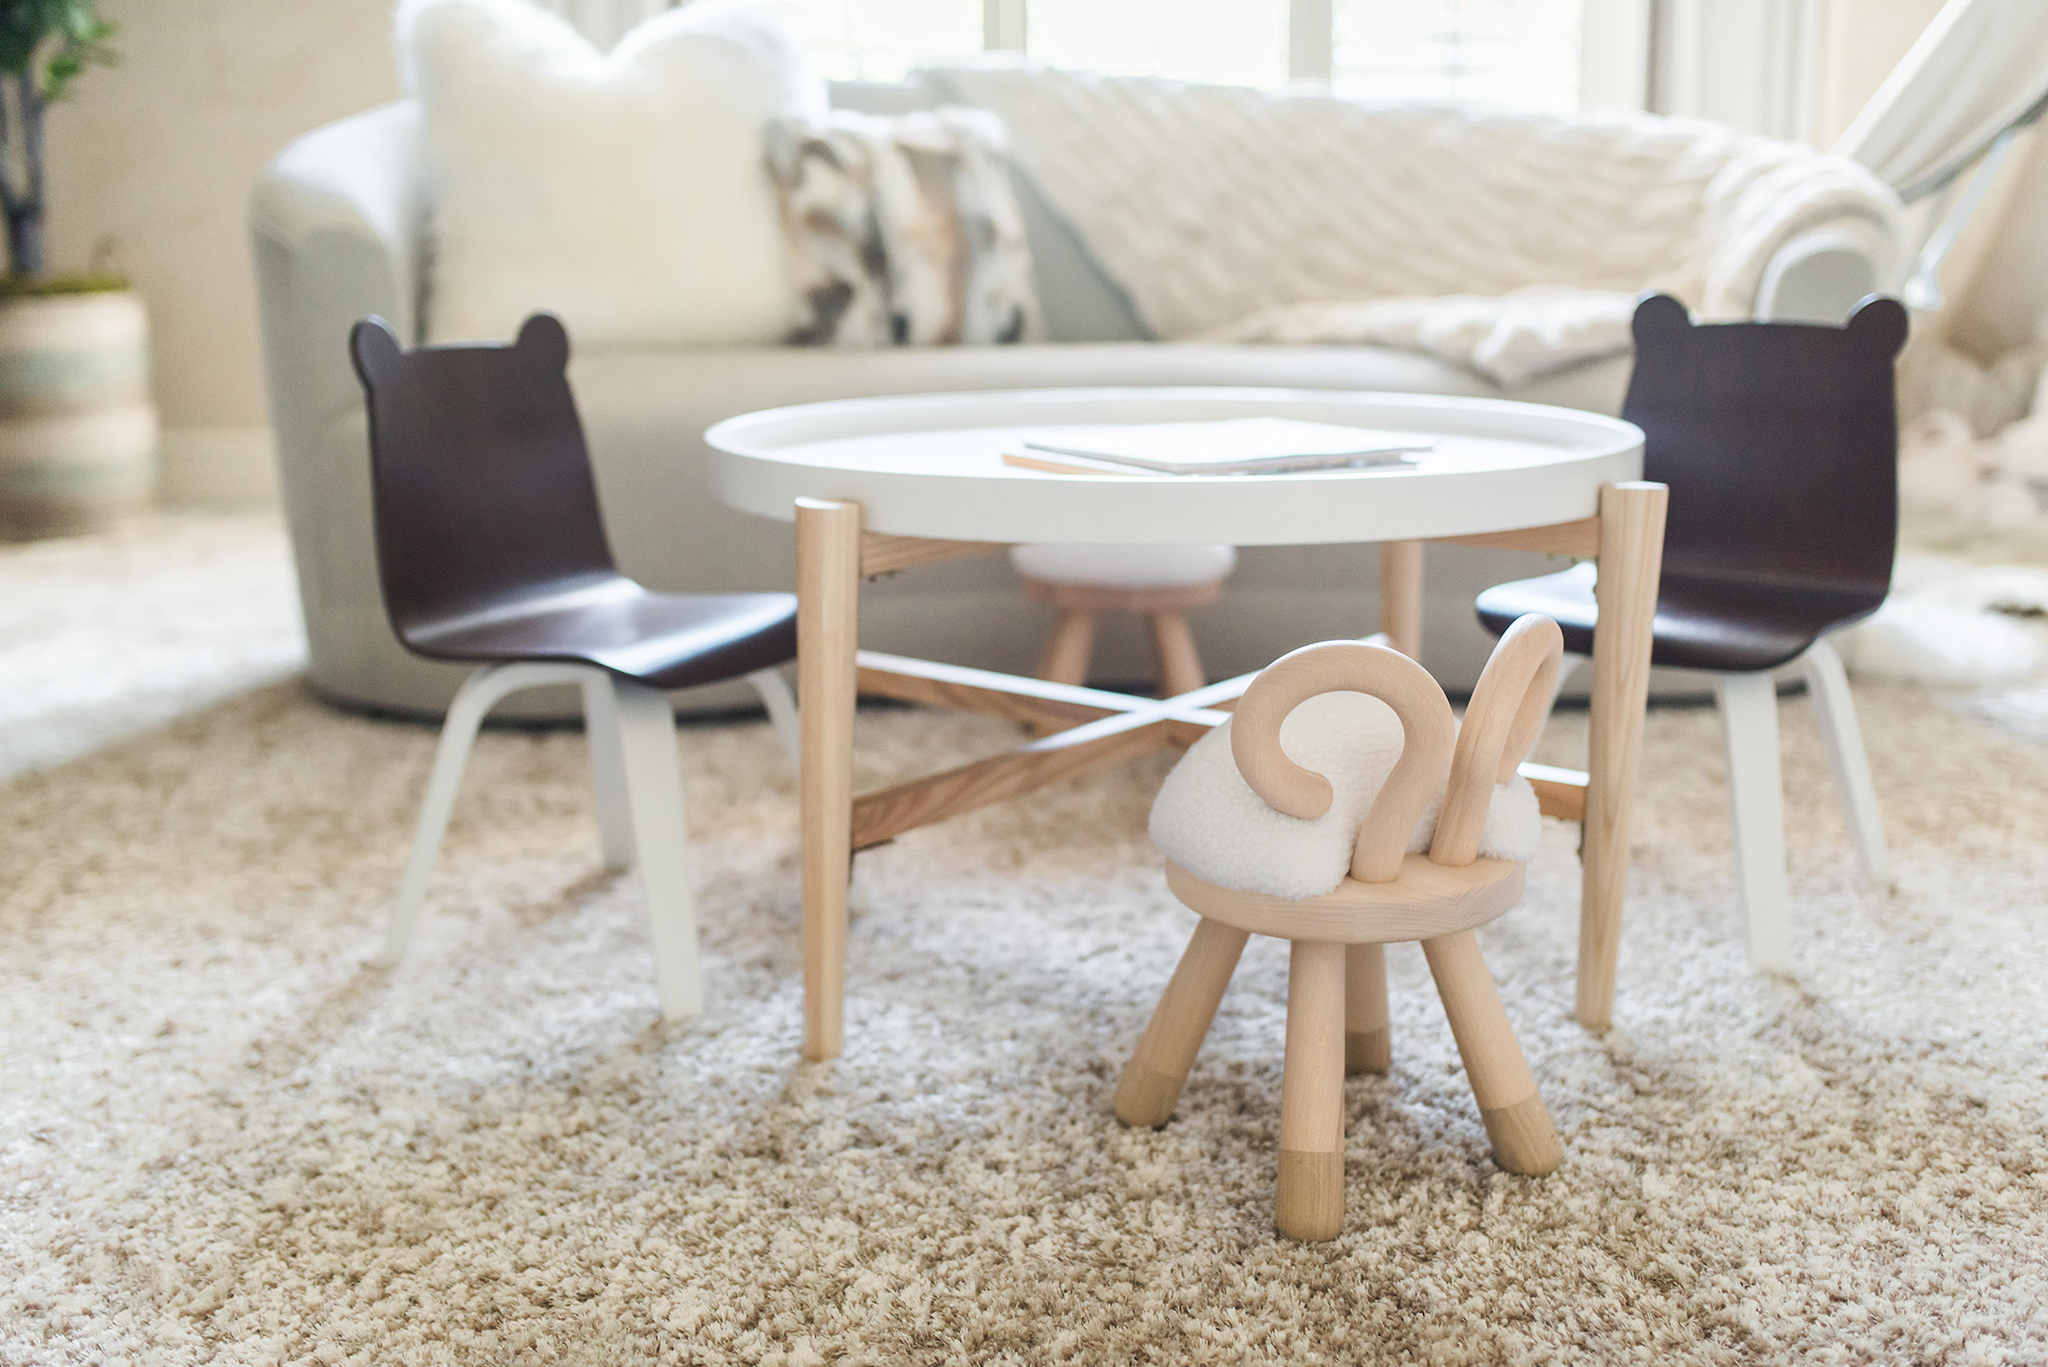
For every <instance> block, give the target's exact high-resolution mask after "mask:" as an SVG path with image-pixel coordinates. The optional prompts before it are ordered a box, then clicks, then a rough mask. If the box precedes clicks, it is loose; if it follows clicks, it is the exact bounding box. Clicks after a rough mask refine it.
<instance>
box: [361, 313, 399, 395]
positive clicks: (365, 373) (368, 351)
mask: <svg viewBox="0 0 2048 1367" xmlns="http://www.w3.org/2000/svg"><path fill="white" fill-rule="evenodd" d="M348 354H349V359H350V360H351V361H353V362H355V367H356V378H358V379H360V380H361V381H362V382H363V384H364V386H365V387H366V388H367V387H369V386H371V385H374V384H376V383H377V382H378V381H380V380H384V379H386V378H388V377H389V376H391V375H392V374H393V373H394V372H395V371H396V369H397V366H398V364H399V363H400V362H401V361H402V360H404V359H405V351H404V348H402V347H401V346H399V344H398V334H397V333H396V332H393V331H392V330H391V324H389V323H387V322H385V321H384V320H383V319H382V318H380V317H378V316H377V315H376V314H374V313H373V314H371V315H370V316H369V317H368V318H365V319H363V320H362V321H361V322H359V323H357V324H356V325H355V326H354V327H352V328H350V329H349V333H348Z"/></svg>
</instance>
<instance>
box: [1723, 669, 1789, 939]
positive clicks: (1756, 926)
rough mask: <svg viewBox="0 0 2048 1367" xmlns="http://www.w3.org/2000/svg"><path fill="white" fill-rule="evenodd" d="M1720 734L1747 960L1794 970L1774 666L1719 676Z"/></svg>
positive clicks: (1783, 792)
mask: <svg viewBox="0 0 2048 1367" xmlns="http://www.w3.org/2000/svg"><path fill="white" fill-rule="evenodd" d="M1714 694H1715V697H1716V699H1717V700H1718V701H1719V703H1720V706H1721V733H1722V735H1723V737H1724V738H1725V739H1726V741H1727V745H1728V814H1729V817H1730V819H1731V820H1732V821H1733V823H1734V826H1735V871H1736V878H1737V881H1738V882H1739V883H1740V884H1741V887H1742V904H1743V907H1744V908H1745V910H1746V911H1747V912H1748V915H1749V959H1750V962H1751V963H1752V964H1754V965H1755V966H1756V967H1758V968H1760V969H1763V970H1765V971H1766V972H1772V973H1789V972H1791V971H1792V925H1791V918H1792V892H1791V888H1790V886H1789V884H1787V882H1786V880H1785V791H1784V785H1783V781H1782V779H1781V778H1780V775H1779V767H1778V686H1777V681H1776V680H1775V679H1773V678H1772V677H1771V672H1770V671H1769V670H1767V669H1766V670H1758V671H1757V672H1756V673H1754V674H1718V675H1716V676H1715V677H1714Z"/></svg>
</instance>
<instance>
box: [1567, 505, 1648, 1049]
mask: <svg viewBox="0 0 2048 1367" xmlns="http://www.w3.org/2000/svg"><path fill="white" fill-rule="evenodd" d="M1669 495H1670V490H1669V489H1667V488H1666V487H1665V486H1664V485H1662V484H1650V483H1645V482H1641V481H1637V482H1632V483H1628V484H1610V485H1608V486H1607V487H1606V488H1604V489H1602V490H1601V491H1600V578H1599V582H1598V584H1597V585H1596V587H1595V597H1596V599H1597V600H1598V605H1599V626H1598V628H1597V629H1596V630H1595V631H1594V633H1593V697H1592V708H1591V715H1590V717H1589V718H1588V723H1587V729H1588V731H1589V733H1590V736H1589V742H1588V745H1587V765H1586V821H1585V827H1584V840H1583V842H1582V849H1583V855H1582V858H1583V861H1584V881H1583V883H1582V885H1581V889H1580V894H1579V985H1578V1003H1577V1015H1578V1018H1579V1023H1580V1024H1581V1025H1583V1026H1585V1027H1586V1028H1587V1029H1588V1030H1605V1029H1606V1028H1607V1027H1608V1026H1609V1025H1610V1024H1611V1023H1612V1022H1613V1020H1614V969H1615V964H1616V962H1617V959H1618V957H1619V955H1620V950H1621V907H1622V899H1623V896H1624V894H1625V892H1626V890H1627V884H1628V834H1629V819H1630V817H1631V815H1632V814H1633V812H1634V809H1635V791H1636V776H1637V773H1638V772H1639V771H1640V770H1641V768H1642V755H1643V711H1644V708H1645V707H1646V706H1647V705H1648V703H1649V697H1650V643H1651V626H1652V623H1653V622H1654V621H1655V619H1656V615H1657V580H1658V577H1659V575H1660V574H1661V572H1662V570H1663V566H1664V511H1665V506H1666V504H1667V502H1668V501H1669Z"/></svg>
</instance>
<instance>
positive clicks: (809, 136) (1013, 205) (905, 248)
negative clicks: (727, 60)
mask: <svg viewBox="0 0 2048 1367" xmlns="http://www.w3.org/2000/svg"><path fill="white" fill-rule="evenodd" d="M1007 143H1008V139H1007V137H1006V136H1005V131H1004V128H1003V125H1002V121H1001V120H1000V119H998V118H997V117H996V116H995V115H993V114H990V113H987V112H986V111H984V110H978V109H967V108H963V107H954V106H948V107H945V108H940V109H934V110H920V111H917V112H915V113H911V114H904V115H901V116H898V117H894V118H884V117H880V116H877V115H869V114H858V113H854V112H852V111H849V110H835V111H833V112H832V113H831V114H830V115H829V116H827V117H826V118H825V119H824V120H823V121H822V122H820V121H813V120H806V119H799V118H779V119H773V120H771V121H770V122H769V125H768V135H767V152H768V168H769V174H770V176H771V177H772V179H773V180H774V182H775V186H776V189H777V192H778V194H779V197H780V201H781V206H782V221H783V226H784V228H785V230H786V231H787V233H788V236H789V248H790V253H791V256H792V258H793V267H792V274H793V276H794V278H795V281H796V284H797V290H798V300H799V302H798V317H797V321H796V323H795V325H794V326H793V327H792V328H791V330H790V333H789V339H788V340H789V341H791V342H793V343H799V344H808V345H813V346H838V347H849V348H860V347H881V346H891V345H896V346H903V345H909V346H930V345H935V344H943V343H954V342H965V343H982V344H986V343H993V342H1024V341H1031V340H1033V339H1034V338H1035V337H1036V335H1037V334H1038V331H1039V313H1038V297H1037V291H1036V289H1035V287H1034V286H1033V283H1032V276H1031V253H1030V250H1029V248H1028V247H1027V246H1026V244H1025V240H1024V223H1023V218H1022V216H1021V215H1020V213H1019V211H1018V208H1017V196H1016V193H1015V191H1014V190H1013V189H1012V188H1011V185H1010V170H1009V161H1008V156H1007Z"/></svg>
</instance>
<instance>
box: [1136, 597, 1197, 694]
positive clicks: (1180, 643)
mask: <svg viewBox="0 0 2048 1367" xmlns="http://www.w3.org/2000/svg"><path fill="white" fill-rule="evenodd" d="M1146 620H1147V621H1148V622H1150V623H1151V626H1152V658H1153V660H1154V661H1156V662H1157V663H1158V666H1159V693H1160V696H1162V697H1167V698H1177V697H1179V696H1180V695H1181V694H1183V693H1192V692H1194V691H1195V690H1196V689H1198V688H1200V687H1202V686H1203V685H1204V684H1206V683H1208V682H1209V676H1208V675H1207V674H1205V673H1203V672H1202V657H1201V655H1200V654H1199V653H1197V652H1196V650H1195V634H1194V633H1193V632H1192V631H1189V630H1188V619H1187V617H1186V616H1185V615H1183V614H1181V613H1178V612H1153V613H1147V614H1146Z"/></svg>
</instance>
